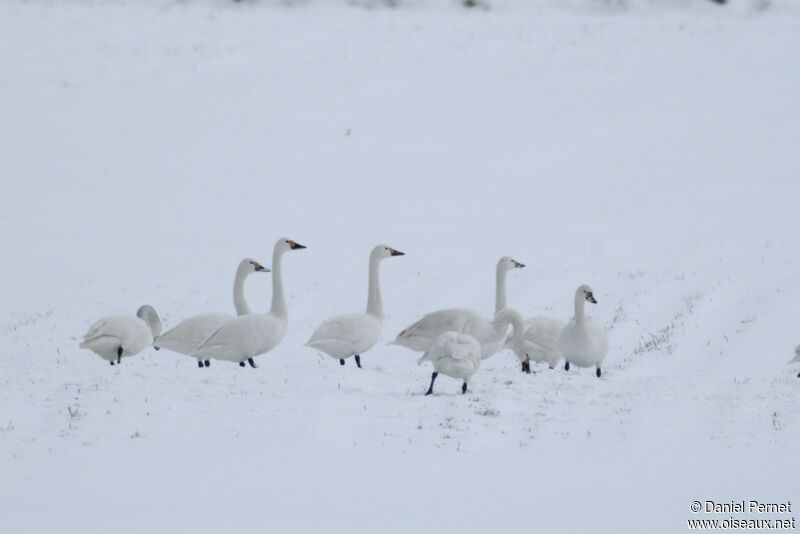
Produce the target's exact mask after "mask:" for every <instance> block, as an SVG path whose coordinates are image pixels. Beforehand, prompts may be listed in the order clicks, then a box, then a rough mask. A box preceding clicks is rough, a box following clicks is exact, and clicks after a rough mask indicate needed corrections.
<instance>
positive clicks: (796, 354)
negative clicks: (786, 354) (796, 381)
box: [789, 345, 800, 378]
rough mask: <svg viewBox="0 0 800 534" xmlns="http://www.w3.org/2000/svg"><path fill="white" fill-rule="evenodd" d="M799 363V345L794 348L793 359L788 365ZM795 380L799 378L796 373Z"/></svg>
mask: <svg viewBox="0 0 800 534" xmlns="http://www.w3.org/2000/svg"><path fill="white" fill-rule="evenodd" d="M794 362H800V345H797V346H796V347H795V348H794V358H792V359H791V360H790V361H789V363H794ZM797 378H800V373H797Z"/></svg>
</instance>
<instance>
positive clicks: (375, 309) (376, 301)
mask: <svg viewBox="0 0 800 534" xmlns="http://www.w3.org/2000/svg"><path fill="white" fill-rule="evenodd" d="M367 313H368V314H370V315H372V316H373V317H376V318H377V319H378V320H379V321H383V299H382V298H381V283H380V258H378V257H374V256H370V258H369V287H368V290H367Z"/></svg>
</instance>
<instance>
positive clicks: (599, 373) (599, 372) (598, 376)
mask: <svg viewBox="0 0 800 534" xmlns="http://www.w3.org/2000/svg"><path fill="white" fill-rule="evenodd" d="M595 374H596V375H597V378H600V377H601V376H603V371H601V370H600V368H599V367H598V368H597V371H596V372H595Z"/></svg>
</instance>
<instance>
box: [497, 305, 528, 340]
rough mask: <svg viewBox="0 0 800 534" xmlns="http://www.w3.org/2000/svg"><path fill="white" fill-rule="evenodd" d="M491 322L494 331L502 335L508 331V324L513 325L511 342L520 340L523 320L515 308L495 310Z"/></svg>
mask: <svg viewBox="0 0 800 534" xmlns="http://www.w3.org/2000/svg"><path fill="white" fill-rule="evenodd" d="M492 323H493V324H494V329H495V332H499V333H500V334H502V335H503V336H505V335H506V332H508V325H509V324H510V325H511V326H512V327H514V337H513V343H515V344H516V343H521V342H522V335H523V334H524V333H525V321H524V320H523V319H522V315H520V314H519V312H518V311H517V310H512V309H511V308H505V309H503V310H501V311H499V312H497V314H495V316H494V321H493V322H492Z"/></svg>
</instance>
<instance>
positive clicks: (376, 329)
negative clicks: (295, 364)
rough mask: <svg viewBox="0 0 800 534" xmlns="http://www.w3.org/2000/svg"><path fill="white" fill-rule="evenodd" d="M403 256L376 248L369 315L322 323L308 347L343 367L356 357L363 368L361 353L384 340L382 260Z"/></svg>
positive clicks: (371, 267) (350, 315)
mask: <svg viewBox="0 0 800 534" xmlns="http://www.w3.org/2000/svg"><path fill="white" fill-rule="evenodd" d="M403 255H404V253H403V252H400V251H399V250H395V249H393V248H392V247H387V246H386V245H377V246H376V247H375V248H373V249H372V252H370V255H369V290H368V292H367V311H366V313H348V314H344V315H337V316H335V317H332V318H330V319H328V320H327V321H325V322H324V323H322V324H321V325H320V326H319V327H317V329H316V330H314V333H313V334H312V335H311V338H310V339H309V340H308V342H307V343H306V346H307V347H311V348H314V349H317V350H321V351H322V352H324V353H325V354H327V355H328V356H331V357H332V358H337V359H338V360H339V364H340V365H344V360H345V358H349V357H350V356H355V360H356V365H357V366H358V368H359V369H361V354H363V353H365V352H366V351H368V350H369V349H371V348H372V347H374V346H375V344H376V343H377V342H378V340H379V339H380V337H381V326H382V324H383V301H382V299H381V287H380V280H379V272H378V271H379V266H380V262H381V260H383V259H385V258H389V257H391V256H403Z"/></svg>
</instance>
